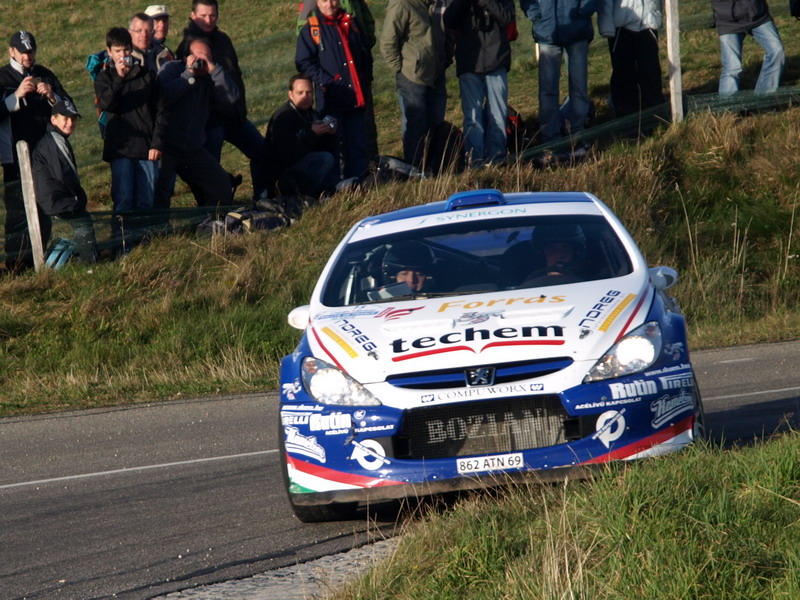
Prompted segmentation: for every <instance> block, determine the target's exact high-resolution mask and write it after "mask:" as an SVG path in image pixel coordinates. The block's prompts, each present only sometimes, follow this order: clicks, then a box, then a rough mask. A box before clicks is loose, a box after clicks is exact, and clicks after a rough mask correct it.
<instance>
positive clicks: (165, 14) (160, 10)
mask: <svg viewBox="0 0 800 600" xmlns="http://www.w3.org/2000/svg"><path fill="white" fill-rule="evenodd" d="M144 14H146V15H147V16H148V17H150V18H151V19H153V39H154V40H155V41H156V42H158V43H159V44H161V45H162V46H164V47H165V48H166V46H167V36H168V35H169V10H167V7H166V5H164V4H151V5H150V6H148V7H147V8H145V9H144Z"/></svg>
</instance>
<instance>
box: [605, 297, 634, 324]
mask: <svg viewBox="0 0 800 600" xmlns="http://www.w3.org/2000/svg"><path fill="white" fill-rule="evenodd" d="M635 298H636V294H628V295H627V296H625V298H623V300H622V302H620V303H619V304H617V306H615V307H614V310H612V311H611V314H610V315H608V317H607V318H606V320H605V321H603V324H602V325H600V331H608V330H609V328H610V327H611V326H612V325H613V324H614V321H616V320H617V317H619V315H620V314H621V313H622V311H623V310H625V307H626V306H628V304H630V303H631V302H633V301H634V299H635Z"/></svg>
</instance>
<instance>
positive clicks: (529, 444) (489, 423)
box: [395, 395, 568, 459]
mask: <svg viewBox="0 0 800 600" xmlns="http://www.w3.org/2000/svg"><path fill="white" fill-rule="evenodd" d="M566 419H568V416H567V413H566V411H565V410H564V407H563V406H562V404H561V401H560V400H559V397H558V396H556V395H549V396H525V397H522V398H509V399H504V400H490V401H486V402H463V403H457V404H446V405H442V406H429V407H425V408H417V409H413V410H409V411H407V412H406V415H405V419H404V421H403V427H402V430H401V432H400V433H399V434H398V435H396V436H395V456H396V457H397V458H408V459H422V458H448V457H455V456H472V455H478V454H499V453H506V452H517V451H520V450H529V449H531V448H543V447H545V446H552V445H554V444H560V443H563V442H565V441H566V438H565V435H564V421H565V420H566Z"/></svg>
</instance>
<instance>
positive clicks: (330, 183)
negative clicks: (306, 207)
mask: <svg viewBox="0 0 800 600" xmlns="http://www.w3.org/2000/svg"><path fill="white" fill-rule="evenodd" d="M336 163H337V160H336V157H335V156H334V155H333V154H331V153H330V152H324V151H321V152H309V153H308V154H306V155H305V156H304V157H303V158H301V159H300V160H298V161H297V162H296V163H294V164H293V165H292V166H290V167H289V168H288V169H286V171H285V172H284V173H283V177H288V178H290V179H291V181H292V182H293V184H294V187H295V188H296V189H297V190H298V191H300V192H302V193H304V194H306V195H308V196H312V197H314V198H318V197H319V195H320V194H321V193H322V192H323V191H325V190H332V189H333V188H334V187H336V184H337V183H339V165H338V164H336ZM283 177H282V178H283Z"/></svg>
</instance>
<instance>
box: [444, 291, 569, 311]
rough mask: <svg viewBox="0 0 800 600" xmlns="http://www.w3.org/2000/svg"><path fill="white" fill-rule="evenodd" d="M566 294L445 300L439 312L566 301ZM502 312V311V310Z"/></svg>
mask: <svg viewBox="0 0 800 600" xmlns="http://www.w3.org/2000/svg"><path fill="white" fill-rule="evenodd" d="M564 299H565V298H564V296H545V295H538V296H528V297H525V296H518V297H516V298H494V299H493V300H487V301H483V300H470V301H468V302H466V301H464V300H451V301H448V302H443V303H442V305H441V306H440V307H439V309H438V310H437V312H445V311H446V310H448V309H450V308H460V309H462V310H474V309H476V308H484V307H485V308H489V307H492V306H494V307H499V306H511V305H512V304H514V305H517V306H519V305H520V304H549V303H553V302H564ZM501 312H502V311H501Z"/></svg>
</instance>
